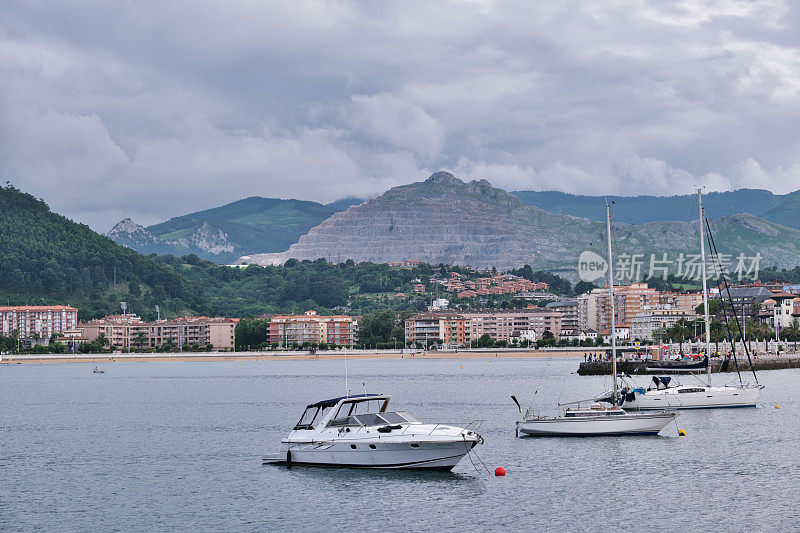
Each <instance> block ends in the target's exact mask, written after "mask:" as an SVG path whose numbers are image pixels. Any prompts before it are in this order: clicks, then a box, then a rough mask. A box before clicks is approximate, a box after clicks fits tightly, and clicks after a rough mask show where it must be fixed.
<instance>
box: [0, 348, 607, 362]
mask: <svg viewBox="0 0 800 533" xmlns="http://www.w3.org/2000/svg"><path fill="white" fill-rule="evenodd" d="M601 353H602V350H599V349H588V350H514V349H506V350H458V351H456V350H431V351H427V352H417V353H413V354H412V353H402V352H401V351H400V350H386V351H380V350H379V351H371V350H349V351H344V350H337V351H329V352H327V351H326V352H317V353H316V354H309V353H308V352H256V351H251V352H184V353H110V354H105V353H104V354H24V355H4V356H3V358H2V360H1V361H0V364H4V363H5V364H13V363H17V364H19V363H114V362H123V361H127V362H134V361H135V362H154V361H189V362H191V361H203V362H209V361H212V362H213V361H315V360H317V361H318V360H337V359H345V358H347V359H505V358H525V357H528V358H531V357H535V358H565V357H580V358H583V356H584V355H598V354H601Z"/></svg>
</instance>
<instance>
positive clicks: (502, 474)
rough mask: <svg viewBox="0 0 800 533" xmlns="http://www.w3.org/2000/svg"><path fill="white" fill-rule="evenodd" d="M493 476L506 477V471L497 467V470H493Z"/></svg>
mask: <svg viewBox="0 0 800 533" xmlns="http://www.w3.org/2000/svg"><path fill="white" fill-rule="evenodd" d="M494 475H495V476H505V475H506V469H505V468H503V467H502V466H498V467H497V468H495V469H494Z"/></svg>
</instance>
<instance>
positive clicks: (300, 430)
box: [263, 394, 483, 470]
mask: <svg viewBox="0 0 800 533" xmlns="http://www.w3.org/2000/svg"><path fill="white" fill-rule="evenodd" d="M390 398H391V397H390V396H387V395H382V394H363V395H357V396H344V397H341V398H334V399H331V400H325V401H321V402H317V403H313V404H311V405H308V406H307V407H306V409H305V411H304V412H303V416H302V417H301V418H300V421H299V422H298V423H297V425H295V427H294V429H293V430H292V432H291V433H289V436H288V437H286V438H285V439H283V440H281V450H280V452H278V453H275V454H270V455H265V456H264V457H263V462H264V463H265V464H266V463H280V464H285V465H286V466H287V467H290V468H291V466H293V465H310V466H330V467H349V468H403V469H430V470H451V469H452V468H453V467H454V466H455V465H456V464H457V463H458V462H459V461H460V460H461V458H462V457H464V456H465V455H466V454H467V453H469V452H470V450H472V448H474V447H475V446H476V445H478V444H481V443H483V438H482V437H481V436H480V435H479V434H478V433H477V432H476V430H477V429H478V428H479V426H480V424H481V423H482V421H480V420H476V421H474V422H471V423H470V424H466V427H459V426H455V425H450V424H444V423H440V424H426V423H422V422H419V421H418V420H416V419H415V418H414V417H413V416H411V415H410V414H408V413H406V412H404V411H388V410H387V408H388V405H389V399H390Z"/></svg>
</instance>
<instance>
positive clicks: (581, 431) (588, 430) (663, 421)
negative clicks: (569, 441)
mask: <svg viewBox="0 0 800 533" xmlns="http://www.w3.org/2000/svg"><path fill="white" fill-rule="evenodd" d="M676 416H677V413H674V412H667V413H652V414H626V415H614V416H597V417H591V418H562V417H557V418H545V417H541V418H535V419H530V420H523V421H522V422H519V423H518V427H519V432H520V433H522V434H524V435H530V436H536V437H595V436H616V435H657V434H658V433H659V432H660V431H661V430H662V429H664V427H665V426H666V425H667V424H669V423H670V422H672V420H674V419H675V417H676Z"/></svg>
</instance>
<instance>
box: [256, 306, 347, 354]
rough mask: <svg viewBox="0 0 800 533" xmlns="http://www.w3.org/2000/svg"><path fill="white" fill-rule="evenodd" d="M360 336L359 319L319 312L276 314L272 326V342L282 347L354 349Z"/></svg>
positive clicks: (270, 327) (270, 330) (270, 335)
mask: <svg viewBox="0 0 800 533" xmlns="http://www.w3.org/2000/svg"><path fill="white" fill-rule="evenodd" d="M357 334H358V320H356V319H355V318H354V317H351V316H345V315H334V316H320V315H317V313H316V311H311V310H309V311H306V312H305V313H303V314H302V315H276V316H273V317H272V319H271V320H270V323H269V340H270V342H272V343H276V344H277V345H278V346H281V347H288V346H300V345H302V344H304V343H308V344H321V343H324V344H333V345H336V346H352V345H353V344H355V341H356V336H357Z"/></svg>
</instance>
